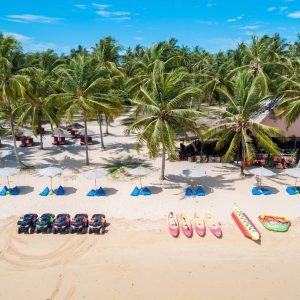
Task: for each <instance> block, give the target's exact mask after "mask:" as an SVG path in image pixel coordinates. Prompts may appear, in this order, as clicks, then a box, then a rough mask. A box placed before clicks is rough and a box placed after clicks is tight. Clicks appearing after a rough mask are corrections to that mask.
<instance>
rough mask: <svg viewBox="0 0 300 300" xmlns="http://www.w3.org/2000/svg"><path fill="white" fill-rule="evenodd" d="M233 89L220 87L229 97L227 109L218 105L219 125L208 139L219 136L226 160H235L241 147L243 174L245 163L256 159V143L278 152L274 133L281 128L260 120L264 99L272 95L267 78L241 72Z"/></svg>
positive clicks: (210, 131)
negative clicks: (268, 89)
mask: <svg viewBox="0 0 300 300" xmlns="http://www.w3.org/2000/svg"><path fill="white" fill-rule="evenodd" d="M232 84H233V92H232V93H229V92H228V91H227V90H222V89H220V92H222V93H223V95H224V96H225V97H226V98H227V99H228V103H227V105H226V106H225V108H215V109H214V112H216V113H217V114H219V121H218V123H217V125H215V126H213V127H211V128H210V129H208V131H207V135H206V137H207V139H211V138H217V139H218V142H217V144H216V150H220V149H223V148H226V152H225V155H224V157H223V160H224V162H229V161H231V160H233V159H234V157H235V156H236V154H237V153H238V151H239V149H241V150H242V163H241V173H242V174H243V172H244V162H245V161H251V160H253V158H254V154H255V150H254V145H255V143H257V145H258V146H259V147H261V148H264V149H265V150H267V151H268V152H269V153H271V154H276V155H278V154H279V150H278V147H277V145H276V144H275V143H274V142H273V141H272V139H271V136H281V134H280V130H279V129H277V128H273V127H270V126H267V125H263V124H261V123H260V122H259V121H257V116H258V115H259V112H260V111H262V109H263V108H264V103H265V102H264V100H266V99H267V98H269V96H268V94H267V91H266V90H265V83H264V78H263V76H261V75H258V76H257V77H256V78H254V79H253V77H252V74H251V73H250V72H247V71H244V72H239V73H238V74H237V75H236V76H235V77H234V78H233V83H232Z"/></svg>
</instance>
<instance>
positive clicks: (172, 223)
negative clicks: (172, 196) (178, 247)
mask: <svg viewBox="0 0 300 300" xmlns="http://www.w3.org/2000/svg"><path fill="white" fill-rule="evenodd" d="M168 229H169V232H170V234H171V235H172V236H173V237H178V235H179V232H180V230H179V224H178V220H177V218H176V215H175V214H174V213H173V212H170V213H169V216H168Z"/></svg>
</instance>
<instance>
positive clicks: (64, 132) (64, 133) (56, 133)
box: [52, 127, 71, 138]
mask: <svg viewBox="0 0 300 300" xmlns="http://www.w3.org/2000/svg"><path fill="white" fill-rule="evenodd" d="M52 135H53V136H55V137H59V138H61V137H70V136H71V135H70V133H69V132H68V131H67V130H65V129H63V128H60V127H56V128H54V129H53V131H52Z"/></svg>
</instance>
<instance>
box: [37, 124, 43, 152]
mask: <svg viewBox="0 0 300 300" xmlns="http://www.w3.org/2000/svg"><path fill="white" fill-rule="evenodd" d="M38 128H39V134H40V150H44V145H43V133H42V124H41V120H39V124H38Z"/></svg>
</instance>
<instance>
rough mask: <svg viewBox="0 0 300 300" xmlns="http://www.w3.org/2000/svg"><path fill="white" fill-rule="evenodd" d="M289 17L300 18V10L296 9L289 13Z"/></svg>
mask: <svg viewBox="0 0 300 300" xmlns="http://www.w3.org/2000/svg"><path fill="white" fill-rule="evenodd" d="M288 17H289V18H292V19H300V11H295V12H293V13H290V14H288Z"/></svg>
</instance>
